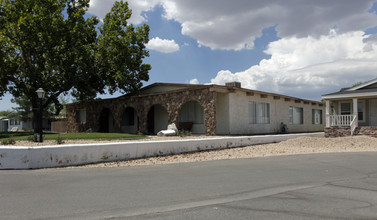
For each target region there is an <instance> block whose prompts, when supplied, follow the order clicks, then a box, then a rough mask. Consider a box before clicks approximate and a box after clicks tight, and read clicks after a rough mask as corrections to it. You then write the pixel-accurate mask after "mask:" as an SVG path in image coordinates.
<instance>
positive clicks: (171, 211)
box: [0, 152, 377, 220]
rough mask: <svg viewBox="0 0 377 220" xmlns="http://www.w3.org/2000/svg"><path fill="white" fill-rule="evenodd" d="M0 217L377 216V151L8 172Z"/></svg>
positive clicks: (1, 178) (1, 184) (0, 177)
mask: <svg viewBox="0 0 377 220" xmlns="http://www.w3.org/2000/svg"><path fill="white" fill-rule="evenodd" d="M0 219H7V220H11V219H17V220H18V219H153V220H156V219H174V220H176V219H178V220H179V219H224V220H225V219H227V220H228V219H232V220H236V219H377V153H376V152H363V153H333V154H312V155H292V156H277V157H265V158H253V159H237V160H221V161H207V162H196V163H181V164H170V165H158V166H138V167H119V168H63V169H42V170H23V171H20V170H2V171H0Z"/></svg>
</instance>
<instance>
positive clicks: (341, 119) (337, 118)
mask: <svg viewBox="0 0 377 220" xmlns="http://www.w3.org/2000/svg"><path fill="white" fill-rule="evenodd" d="M355 117H356V116H355V115H330V126H351V122H352V121H353V120H354V118H355Z"/></svg>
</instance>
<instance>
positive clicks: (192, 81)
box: [190, 78, 199, 84]
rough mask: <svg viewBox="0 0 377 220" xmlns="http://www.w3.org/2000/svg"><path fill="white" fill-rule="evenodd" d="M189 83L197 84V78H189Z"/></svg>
mask: <svg viewBox="0 0 377 220" xmlns="http://www.w3.org/2000/svg"><path fill="white" fill-rule="evenodd" d="M190 84H199V80H198V79H197V78H195V79H192V80H190Z"/></svg>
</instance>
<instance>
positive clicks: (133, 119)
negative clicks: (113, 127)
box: [120, 107, 139, 134]
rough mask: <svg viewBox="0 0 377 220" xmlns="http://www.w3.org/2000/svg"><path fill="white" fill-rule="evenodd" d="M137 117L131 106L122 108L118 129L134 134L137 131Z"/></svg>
mask: <svg viewBox="0 0 377 220" xmlns="http://www.w3.org/2000/svg"><path fill="white" fill-rule="evenodd" d="M138 125H139V123H138V117H137V114H136V111H135V109H134V108H132V107H127V108H125V109H124V111H123V114H122V121H121V122H120V129H121V131H122V132H124V133H128V134H136V133H137V132H138Z"/></svg>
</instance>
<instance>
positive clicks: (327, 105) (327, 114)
mask: <svg viewBox="0 0 377 220" xmlns="http://www.w3.org/2000/svg"><path fill="white" fill-rule="evenodd" d="M328 127H330V100H326V128H328Z"/></svg>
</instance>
